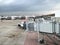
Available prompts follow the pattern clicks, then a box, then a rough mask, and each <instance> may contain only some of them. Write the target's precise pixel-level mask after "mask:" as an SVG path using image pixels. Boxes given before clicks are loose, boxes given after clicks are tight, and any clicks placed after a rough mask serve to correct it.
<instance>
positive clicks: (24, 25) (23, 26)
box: [18, 22, 26, 29]
mask: <svg viewBox="0 0 60 45" xmlns="http://www.w3.org/2000/svg"><path fill="white" fill-rule="evenodd" d="M18 27H20V28H23V29H26V22H21V23H19V24H18Z"/></svg>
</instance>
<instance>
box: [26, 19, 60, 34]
mask: <svg viewBox="0 0 60 45" xmlns="http://www.w3.org/2000/svg"><path fill="white" fill-rule="evenodd" d="M26 27H27V29H26V30H28V31H39V32H46V33H54V32H55V33H57V34H58V33H60V23H58V22H57V23H55V22H53V21H43V22H42V21H40V20H38V19H37V20H36V21H33V20H29V21H27V22H26Z"/></svg>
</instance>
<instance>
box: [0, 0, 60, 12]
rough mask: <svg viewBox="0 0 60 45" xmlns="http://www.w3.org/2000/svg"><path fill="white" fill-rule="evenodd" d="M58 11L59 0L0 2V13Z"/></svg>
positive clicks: (1, 0)
mask: <svg viewBox="0 0 60 45" xmlns="http://www.w3.org/2000/svg"><path fill="white" fill-rule="evenodd" d="M50 10H52V11H54V10H60V0H0V12H15V11H20V12H41V11H50Z"/></svg>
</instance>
